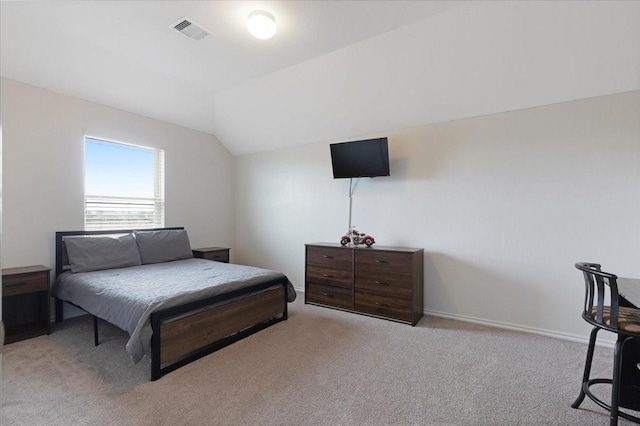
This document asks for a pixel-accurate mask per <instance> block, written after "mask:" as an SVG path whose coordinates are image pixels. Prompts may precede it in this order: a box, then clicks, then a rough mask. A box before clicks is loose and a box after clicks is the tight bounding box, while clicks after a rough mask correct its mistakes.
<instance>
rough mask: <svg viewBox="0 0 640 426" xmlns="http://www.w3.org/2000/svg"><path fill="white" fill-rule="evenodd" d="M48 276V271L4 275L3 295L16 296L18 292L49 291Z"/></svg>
mask: <svg viewBox="0 0 640 426" xmlns="http://www.w3.org/2000/svg"><path fill="white" fill-rule="evenodd" d="M48 278H49V273H48V272H37V273H30V274H21V275H11V276H3V277H2V296H15V295H16V294H25V293H33V292H36V291H48V290H49V280H48Z"/></svg>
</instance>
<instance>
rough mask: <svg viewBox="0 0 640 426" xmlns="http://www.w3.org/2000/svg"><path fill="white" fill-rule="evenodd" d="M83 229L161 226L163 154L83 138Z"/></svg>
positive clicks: (162, 212)
mask: <svg viewBox="0 0 640 426" xmlns="http://www.w3.org/2000/svg"><path fill="white" fill-rule="evenodd" d="M84 147H85V151H84V152H85V154H84V155H85V157H84V167H85V180H84V229H86V230H88V231H95V230H103V229H104V230H109V229H141V228H161V227H163V226H164V151H162V150H155V149H151V148H144V147H140V146H134V145H127V144H123V143H116V142H110V141H105V140H101V139H95V138H90V137H85V139H84Z"/></svg>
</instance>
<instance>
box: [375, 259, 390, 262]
mask: <svg viewBox="0 0 640 426" xmlns="http://www.w3.org/2000/svg"><path fill="white" fill-rule="evenodd" d="M376 263H389V262H387V261H386V260H379V259H376Z"/></svg>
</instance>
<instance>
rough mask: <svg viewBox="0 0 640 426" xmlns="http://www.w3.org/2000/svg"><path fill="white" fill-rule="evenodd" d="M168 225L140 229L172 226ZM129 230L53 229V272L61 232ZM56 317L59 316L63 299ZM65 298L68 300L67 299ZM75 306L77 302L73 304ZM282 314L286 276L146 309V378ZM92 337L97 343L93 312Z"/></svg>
mask: <svg viewBox="0 0 640 426" xmlns="http://www.w3.org/2000/svg"><path fill="white" fill-rule="evenodd" d="M176 229H184V228H182V227H174V228H155V229H141V231H157V230H176ZM133 231H134V230H131V229H126V230H115V231H67V232H56V240H55V241H56V278H57V277H58V275H60V274H62V273H63V272H64V271H65V270H66V268H65V267H66V266H67V265H68V258H67V253H66V249H65V246H64V238H65V237H70V236H76V237H78V236H95V235H118V234H128V233H130V232H133ZM55 302H56V322H61V321H62V320H63V302H64V301H63V300H60V299H58V298H56V299H55ZM67 303H69V302H67ZM78 307H79V308H80V309H82V307H80V306H78ZM286 319H287V279H286V278H279V279H275V280H270V281H267V282H264V283H260V284H255V285H251V286H249V287H245V288H242V289H239V290H234V291H231V292H228V293H224V294H220V295H217V296H212V297H207V298H205V299H201V300H197V301H194V302H189V303H185V304H183V305H179V306H175V307H171V308H165V309H161V310H158V311H155V312H153V313H152V314H151V329H152V331H153V335H152V338H151V380H157V379H159V378H160V377H162V376H164V375H165V374H167V373H169V372H171V371H173V370H175V369H177V368H180V367H182V366H183V365H186V364H188V363H190V362H192V361H195V360H196V359H199V358H202V357H203V356H205V355H208V354H210V353H212V352H215V351H217V350H219V349H222V348H224V347H226V346H228V345H230V344H232V343H234V342H237V341H238V340H241V339H243V338H245V337H247V336H250V335H252V334H254V333H256V332H258V331H260V330H263V329H264V328H267V327H269V326H271V325H273V324H275V323H278V322H280V321H284V320H286ZM94 333H95V336H94V339H95V344H96V345H97V344H98V337H97V336H98V335H97V320H96V317H95V316H94Z"/></svg>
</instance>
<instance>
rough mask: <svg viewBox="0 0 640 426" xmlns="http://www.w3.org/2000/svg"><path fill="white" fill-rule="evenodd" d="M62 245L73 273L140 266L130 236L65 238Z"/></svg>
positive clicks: (134, 242)
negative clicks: (65, 249)
mask: <svg viewBox="0 0 640 426" xmlns="http://www.w3.org/2000/svg"><path fill="white" fill-rule="evenodd" d="M64 244H65V246H66V248H67V255H68V256H69V266H70V267H71V272H73V273H77V272H91V271H100V270H102V269H115V268H126V267H128V266H138V265H141V264H142V262H141V260H140V252H139V251H138V246H137V245H136V240H135V238H133V235H132V234H127V235H123V236H120V237H67V238H65V239H64Z"/></svg>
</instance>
